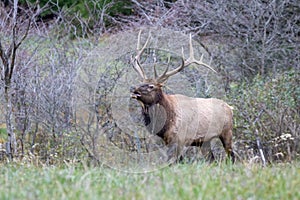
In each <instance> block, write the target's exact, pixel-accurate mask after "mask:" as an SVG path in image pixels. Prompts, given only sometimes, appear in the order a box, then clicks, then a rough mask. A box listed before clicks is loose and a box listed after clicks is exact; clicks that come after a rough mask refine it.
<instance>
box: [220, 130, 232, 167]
mask: <svg viewBox="0 0 300 200" xmlns="http://www.w3.org/2000/svg"><path fill="white" fill-rule="evenodd" d="M220 140H221V142H222V144H223V147H224V149H225V151H226V154H227V156H228V157H231V161H232V163H234V162H235V155H234V152H233V149H232V130H228V131H226V132H225V133H224V134H222V135H221V136H220Z"/></svg>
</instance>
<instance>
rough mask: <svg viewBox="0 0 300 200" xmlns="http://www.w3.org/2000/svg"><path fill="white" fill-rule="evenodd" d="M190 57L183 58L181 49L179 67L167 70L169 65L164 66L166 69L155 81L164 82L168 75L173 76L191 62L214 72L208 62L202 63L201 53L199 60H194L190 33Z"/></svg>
mask: <svg viewBox="0 0 300 200" xmlns="http://www.w3.org/2000/svg"><path fill="white" fill-rule="evenodd" d="M189 44H190V57H189V58H188V59H186V60H184V53H183V51H182V58H181V61H182V62H181V65H180V66H179V67H177V68H176V69H174V70H172V71H169V72H168V70H169V66H168V67H167V68H166V70H165V71H164V73H163V74H162V75H161V76H159V77H158V78H157V79H156V81H157V82H158V83H164V82H165V81H166V80H167V79H168V78H169V77H170V76H173V75H174V74H176V73H178V72H180V71H181V70H183V69H184V68H185V67H187V66H189V65H190V64H192V63H195V64H197V65H203V66H204V67H206V68H208V69H210V70H212V71H214V72H216V71H215V70H214V69H213V68H211V67H210V66H209V65H208V64H206V63H204V62H203V61H202V59H203V54H202V55H201V58H200V60H196V59H195V58H194V49H193V45H192V35H191V34H190V42H189Z"/></svg>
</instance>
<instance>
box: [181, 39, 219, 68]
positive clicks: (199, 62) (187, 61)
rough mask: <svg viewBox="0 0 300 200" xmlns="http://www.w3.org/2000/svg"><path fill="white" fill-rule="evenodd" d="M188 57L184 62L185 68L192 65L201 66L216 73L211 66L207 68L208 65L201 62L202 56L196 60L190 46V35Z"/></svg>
mask: <svg viewBox="0 0 300 200" xmlns="http://www.w3.org/2000/svg"><path fill="white" fill-rule="evenodd" d="M189 43H190V57H189V58H188V59H187V60H186V62H185V67H187V66H189V65H190V64H192V63H195V64H197V65H202V66H204V67H206V68H208V69H210V70H212V71H213V72H215V73H217V72H216V71H215V70H214V69H213V68H212V67H211V66H209V65H208V64H206V63H204V62H203V61H202V60H203V54H202V55H201V58H200V60H196V59H195V57H194V48H193V44H192V34H190V42H189Z"/></svg>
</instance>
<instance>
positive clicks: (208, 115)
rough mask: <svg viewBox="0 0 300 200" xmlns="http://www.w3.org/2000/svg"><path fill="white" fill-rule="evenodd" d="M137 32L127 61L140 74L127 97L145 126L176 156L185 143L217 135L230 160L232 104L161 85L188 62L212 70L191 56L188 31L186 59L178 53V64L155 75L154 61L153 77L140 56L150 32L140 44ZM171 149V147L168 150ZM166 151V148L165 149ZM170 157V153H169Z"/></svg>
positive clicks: (189, 144) (190, 41) (192, 142)
mask: <svg viewBox="0 0 300 200" xmlns="http://www.w3.org/2000/svg"><path fill="white" fill-rule="evenodd" d="M140 36H141V32H139V35H138V42H137V53H136V55H135V56H134V57H132V59H131V62H132V66H133V68H134V70H135V71H136V72H137V73H138V74H139V75H140V76H141V78H142V83H140V84H139V85H136V86H132V87H131V88H130V93H131V98H133V99H136V100H137V101H138V102H139V103H140V104H141V106H142V115H143V117H144V122H145V125H146V126H147V128H148V130H149V131H150V132H152V133H155V134H156V135H157V136H159V137H161V138H162V139H163V140H164V142H165V143H166V145H167V146H168V147H169V150H170V149H173V151H174V147H176V156H177V157H176V158H179V156H180V155H181V151H182V150H183V148H184V147H187V146H199V147H200V146H201V145H202V144H203V142H206V141H210V140H211V139H213V138H216V137H218V138H220V140H221V142H222V144H223V147H224V148H225V151H226V153H227V155H228V156H231V158H232V161H234V154H233V151H232V126H233V125H232V115H233V113H232V108H231V107H230V106H229V105H228V104H227V103H225V102H224V101H222V100H219V99H215V98H191V97H188V96H184V95H181V94H173V95H169V94H166V93H164V92H163V90H162V87H163V85H164V83H165V82H166V81H167V79H168V78H169V77H171V76H173V75H175V74H176V73H178V72H180V71H181V70H183V69H184V68H185V67H187V66H189V65H191V64H197V65H201V66H204V67H206V68H208V69H210V70H212V71H214V70H213V69H212V68H211V67H210V66H209V65H208V64H205V63H204V62H203V61H202V57H201V59H200V60H196V59H195V58H194V52H193V46H192V38H191V35H190V40H189V51H190V56H189V58H188V59H184V56H183V55H182V57H181V64H180V66H178V67H177V68H175V69H173V70H170V71H169V69H168V67H166V69H165V70H164V72H163V73H162V74H161V75H160V76H158V73H157V70H156V67H155V65H154V78H147V76H146V74H145V71H144V69H143V67H142V66H141V62H140V57H141V56H142V54H143V53H144V51H145V49H146V47H147V45H148V42H149V39H150V35H149V37H148V39H147V41H146V42H145V44H144V45H143V47H142V48H140ZM170 151H171V150H170ZM168 154H169V151H168ZM169 158H170V157H169Z"/></svg>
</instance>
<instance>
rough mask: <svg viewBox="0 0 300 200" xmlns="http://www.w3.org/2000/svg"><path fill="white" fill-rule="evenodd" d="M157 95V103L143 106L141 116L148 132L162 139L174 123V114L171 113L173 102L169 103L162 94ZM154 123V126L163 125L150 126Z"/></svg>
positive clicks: (166, 96)
mask: <svg viewBox="0 0 300 200" xmlns="http://www.w3.org/2000/svg"><path fill="white" fill-rule="evenodd" d="M158 95H159V96H158V101H157V102H156V103H155V104H152V105H145V107H144V109H143V116H144V121H145V125H146V126H147V127H148V130H149V131H150V132H155V134H156V135H157V136H159V137H161V138H164V136H165V132H166V131H168V130H169V129H170V127H171V125H172V123H173V122H174V119H175V113H174V111H173V102H171V99H170V98H169V96H168V95H167V94H164V93H163V92H161V93H160V94H158ZM154 121H156V124H159V122H161V123H163V124H161V125H158V126H157V125H156V124H155V125H153V124H151V123H154ZM157 121H158V122H157ZM153 126H154V127H153ZM155 126H157V127H155ZM154 130H155V131H154Z"/></svg>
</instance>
